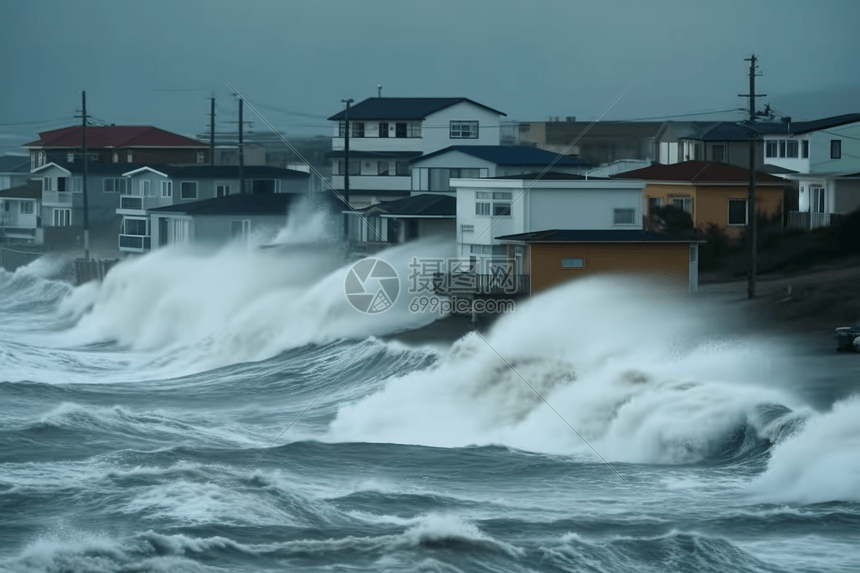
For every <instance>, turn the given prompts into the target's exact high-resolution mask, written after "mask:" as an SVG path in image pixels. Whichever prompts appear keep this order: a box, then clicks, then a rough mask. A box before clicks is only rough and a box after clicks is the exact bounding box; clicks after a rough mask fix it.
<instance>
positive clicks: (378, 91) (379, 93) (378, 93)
mask: <svg viewBox="0 0 860 573" xmlns="http://www.w3.org/2000/svg"><path fill="white" fill-rule="evenodd" d="M376 97H382V84H376Z"/></svg>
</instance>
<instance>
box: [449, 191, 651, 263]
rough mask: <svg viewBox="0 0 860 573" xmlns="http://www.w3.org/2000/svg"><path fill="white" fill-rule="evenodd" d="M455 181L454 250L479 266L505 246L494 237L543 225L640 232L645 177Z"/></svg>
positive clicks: (502, 253) (544, 227)
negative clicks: (455, 242) (624, 178)
mask: <svg viewBox="0 0 860 573" xmlns="http://www.w3.org/2000/svg"><path fill="white" fill-rule="evenodd" d="M558 177H567V178H565V179H559V178H552V179H543V178H542V179H535V178H534V177H532V178H531V179H527V178H502V179H453V180H451V187H452V188H454V189H456V194H457V227H456V233H457V236H456V241H457V247H458V248H457V252H458V254H459V256H462V257H476V258H478V259H479V261H478V262H479V264H480V265H482V268H486V267H487V266H488V265H490V264H491V261H492V259H493V258H499V257H505V256H506V255H507V248H506V247H505V245H504V244H503V243H502V242H501V241H499V240H498V239H496V238H495V237H499V236H503V235H516V234H522V233H530V232H534V231H544V230H547V229H577V230H613V229H615V230H619V229H623V230H641V229H642V212H641V210H642V201H641V199H640V197H641V193H642V189H644V187H645V183H644V182H643V181H636V180H625V181H618V180H607V179H588V180H586V179H585V178H584V177H582V176H576V175H569V176H563V175H562V176H558Z"/></svg>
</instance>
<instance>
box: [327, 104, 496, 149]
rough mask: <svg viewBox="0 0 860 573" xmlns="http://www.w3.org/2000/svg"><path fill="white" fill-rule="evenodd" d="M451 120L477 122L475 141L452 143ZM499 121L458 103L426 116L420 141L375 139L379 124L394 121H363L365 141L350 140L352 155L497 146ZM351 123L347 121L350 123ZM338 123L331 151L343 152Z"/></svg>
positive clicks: (410, 138)
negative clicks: (454, 147)
mask: <svg viewBox="0 0 860 573" xmlns="http://www.w3.org/2000/svg"><path fill="white" fill-rule="evenodd" d="M451 120H466V121H473V120H478V122H479V123H478V138H477V139H451V138H450V131H449V126H450V121H451ZM500 120H501V116H500V115H499V114H498V113H495V112H492V111H490V110H488V109H485V108H483V107H481V106H478V105H475V104H472V103H469V102H460V103H456V104H454V105H452V106H449V107H447V108H445V109H443V110H440V111H437V112H436V113H432V114H430V115H428V116H427V117H426V118H425V119H424V121H422V122H421V137H406V138H398V137H378V136H377V131H376V130H377V126H378V124H379V122H380V121H384V122H387V123H389V125H393V124H394V123H396V120H363V121H364V133H365V137H350V138H349V148H350V150H351V151H371V152H373V151H420V152H421V153H432V152H433V151H438V150H440V149H443V148H445V147H448V146H450V145H499V141H500V127H499V124H500ZM352 121H353V120H350V123H352ZM337 135H338V123H337V122H335V123H334V129H333V137H332V150H333V151H342V150H343V138H342V137H337Z"/></svg>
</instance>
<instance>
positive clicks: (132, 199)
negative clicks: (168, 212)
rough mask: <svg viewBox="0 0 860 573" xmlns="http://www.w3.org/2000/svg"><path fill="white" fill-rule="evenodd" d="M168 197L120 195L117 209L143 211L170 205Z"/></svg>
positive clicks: (170, 200)
mask: <svg viewBox="0 0 860 573" xmlns="http://www.w3.org/2000/svg"><path fill="white" fill-rule="evenodd" d="M172 204H173V200H172V199H171V198H170V197H142V196H140V195H120V197H119V208H120V209H124V210H128V211H144V210H146V209H154V208H155V207H164V206H166V205H172Z"/></svg>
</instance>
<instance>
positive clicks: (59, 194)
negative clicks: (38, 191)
mask: <svg viewBox="0 0 860 573" xmlns="http://www.w3.org/2000/svg"><path fill="white" fill-rule="evenodd" d="M42 204H43V205H51V206H55V205H63V206H68V205H71V204H72V194H71V193H70V192H68V191H42Z"/></svg>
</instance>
